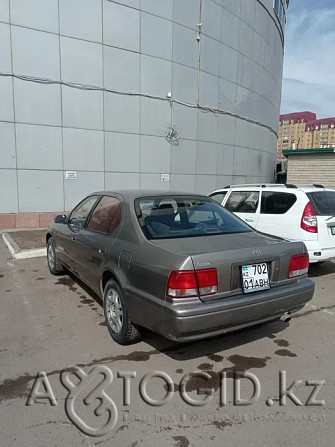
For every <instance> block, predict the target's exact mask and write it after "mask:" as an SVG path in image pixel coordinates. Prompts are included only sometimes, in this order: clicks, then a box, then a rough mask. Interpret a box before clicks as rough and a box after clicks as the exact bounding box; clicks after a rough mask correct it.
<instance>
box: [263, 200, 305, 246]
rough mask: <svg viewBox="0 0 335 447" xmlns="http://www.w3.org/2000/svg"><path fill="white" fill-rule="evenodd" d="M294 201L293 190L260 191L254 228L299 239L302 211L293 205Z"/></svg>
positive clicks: (295, 201)
mask: <svg viewBox="0 0 335 447" xmlns="http://www.w3.org/2000/svg"><path fill="white" fill-rule="evenodd" d="M296 203H297V195H296V194H295V193H294V192H289V191H262V193H261V207H260V213H259V218H258V222H257V225H256V229H257V230H258V231H261V232H262V233H267V234H271V235H274V236H279V237H282V238H285V239H290V240H299V235H300V231H299V230H300V220H301V214H302V212H301V208H300V207H296V206H295V204H296ZM302 206H304V205H302ZM297 231H298V234H297Z"/></svg>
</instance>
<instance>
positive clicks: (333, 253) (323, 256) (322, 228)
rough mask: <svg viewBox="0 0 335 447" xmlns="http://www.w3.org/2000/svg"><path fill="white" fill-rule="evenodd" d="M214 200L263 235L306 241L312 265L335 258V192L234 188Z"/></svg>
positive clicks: (311, 188) (315, 187) (317, 188)
mask: <svg viewBox="0 0 335 447" xmlns="http://www.w3.org/2000/svg"><path fill="white" fill-rule="evenodd" d="M210 197H212V198H213V199H215V200H216V201H217V202H219V203H221V204H222V205H223V206H224V207H225V208H227V209H228V210H229V211H231V212H233V213H235V214H236V215H237V216H238V217H240V218H241V219H242V220H244V221H245V222H246V223H248V224H249V225H250V226H252V227H253V228H255V229H256V230H258V231H261V232H262V233H268V234H272V235H275V236H280V237H282V238H284V239H288V240H292V241H303V242H304V243H305V245H306V247H307V250H308V254H309V261H310V262H320V261H325V260H327V259H330V258H334V257H335V190H333V189H326V188H324V187H323V186H322V185H313V186H296V185H278V184H263V185H262V184H259V185H231V186H226V187H224V188H223V189H220V190H217V191H214V192H212V193H211V194H210Z"/></svg>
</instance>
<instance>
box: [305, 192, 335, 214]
mask: <svg viewBox="0 0 335 447" xmlns="http://www.w3.org/2000/svg"><path fill="white" fill-rule="evenodd" d="M307 196H308V198H309V200H310V201H311V202H312V205H313V207H314V209H315V212H316V214H317V215H318V216H333V215H334V214H335V191H316V192H309V193H308V194H307Z"/></svg>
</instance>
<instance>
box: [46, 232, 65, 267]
mask: <svg viewBox="0 0 335 447" xmlns="http://www.w3.org/2000/svg"><path fill="white" fill-rule="evenodd" d="M47 260H48V267H49V271H50V273H51V274H52V275H56V276H57V275H64V273H65V270H64V267H63V266H62V264H61V262H60V260H59V258H58V256H57V254H56V249H55V242H54V239H53V238H52V237H51V238H50V239H49V240H48V243H47Z"/></svg>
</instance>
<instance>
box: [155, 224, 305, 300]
mask: <svg viewBox="0 0 335 447" xmlns="http://www.w3.org/2000/svg"><path fill="white" fill-rule="evenodd" d="M154 243H155V244H157V245H159V246H161V247H162V248H165V249H168V250H169V251H173V252H175V253H178V254H185V255H190V256H191V258H192V261H193V265H194V268H195V269H196V270H201V269H210V268H216V270H217V275H218V293H216V294H213V295H207V296H200V299H201V300H202V301H208V300H216V299H222V298H225V297H228V296H232V295H237V294H241V293H242V267H243V266H248V265H255V264H263V263H266V265H267V267H268V275H269V282H270V285H271V287H274V286H278V285H279V284H280V283H281V282H282V283H286V282H287V271H288V265H289V261H290V258H291V255H293V254H296V253H298V252H299V249H300V252H301V253H303V252H304V246H303V244H302V243H300V242H287V241H283V240H282V239H280V238H277V237H273V236H268V235H262V234H260V233H258V232H255V231H251V232H249V233H241V234H234V235H220V236H214V235H213V236H202V237H197V238H183V239H164V240H155V241H154ZM298 246H299V248H297V247H298Z"/></svg>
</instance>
